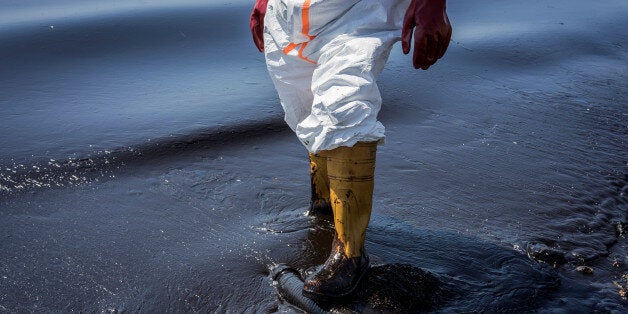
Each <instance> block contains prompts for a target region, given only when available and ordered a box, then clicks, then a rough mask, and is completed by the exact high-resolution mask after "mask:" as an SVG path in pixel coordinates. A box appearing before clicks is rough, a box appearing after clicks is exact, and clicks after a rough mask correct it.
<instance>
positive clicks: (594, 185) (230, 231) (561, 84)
mask: <svg viewBox="0 0 628 314" xmlns="http://www.w3.org/2000/svg"><path fill="white" fill-rule="evenodd" d="M81 3H83V4H81V5H78V2H74V1H64V2H61V3H58V2H50V3H47V4H46V5H42V4H41V2H38V3H37V4H36V3H35V2H33V1H30V2H15V1H3V2H0V7H1V8H2V10H0V12H2V13H0V17H2V18H0V21H3V22H0V116H2V117H4V118H3V119H2V123H1V124H0V131H1V132H0V147H2V150H1V152H0V216H1V217H2V218H1V219H0V237H1V238H2V241H0V251H1V252H3V253H2V254H0V282H2V285H0V311H10V312H13V311H25V310H27V311H33V310H43V311H70V310H76V311H111V310H130V311H138V310H139V311H154V310H160V311H193V310H196V311H207V310H209V311H220V312H221V311H228V310H232V311H243V310H249V311H288V312H290V311H294V308H291V307H290V306H289V305H287V304H285V303H283V302H282V301H281V300H280V299H279V298H278V297H277V294H276V291H275V289H274V288H273V286H272V285H271V282H270V279H269V278H268V268H269V267H270V266H272V265H274V264H276V263H288V264H290V265H293V266H295V267H298V268H299V269H301V270H304V271H305V270H308V269H311V267H313V266H315V265H317V264H319V263H321V262H322V261H323V260H324V259H325V258H326V255H327V252H328V250H329V245H330V239H331V233H332V229H331V226H330V224H329V221H328V220H327V219H325V218H324V217H318V218H317V217H309V216H307V215H305V210H306V207H307V202H308V195H309V186H308V184H309V178H308V176H307V168H308V165H307V159H306V158H307V157H306V152H305V151H304V149H303V148H302V147H301V146H300V144H299V143H298V141H296V139H295V138H294V135H292V134H291V133H290V132H289V130H287V128H286V127H285V126H284V124H283V122H282V116H281V110H280V108H279V106H278V104H277V98H276V95H275V92H274V90H273V89H272V84H271V82H270V80H269V78H268V76H267V74H266V73H265V68H264V64H263V58H262V56H261V55H260V54H258V53H257V52H256V50H255V49H254V47H253V45H252V43H250V39H249V36H250V35H249V31H248V28H247V27H248V26H247V23H246V19H247V14H248V11H249V8H248V6H249V5H250V4H249V3H248V2H246V1H237V2H235V1H234V2H233V3H228V1H224V2H221V3H217V2H213V4H211V5H208V4H202V3H201V2H192V1H190V2H186V3H184V4H181V3H180V2H177V3H176V4H175V3H174V2H169V1H150V2H148V3H147V2H141V3H140V2H133V1H131V2H122V1H119V2H116V1H114V2H111V4H109V5H102V4H96V3H95V2H94V4H92V5H90V4H89V2H87V4H85V3H86V2H84V1H83V2H81ZM448 5H449V13H450V17H451V20H452V24H453V26H454V37H453V39H452V43H451V46H450V49H449V51H448V54H447V56H446V57H445V58H444V59H443V60H442V61H440V62H439V63H438V64H437V65H436V66H434V67H433V68H431V69H430V70H429V71H427V72H416V71H414V70H412V69H411V68H410V66H409V65H410V64H409V60H408V59H407V58H406V57H405V56H403V55H402V54H401V53H400V51H399V50H400V49H399V47H396V48H397V49H395V50H394V51H393V53H392V55H391V59H390V61H389V63H388V65H387V68H386V70H385V71H384V73H383V74H382V77H381V79H380V87H381V90H382V94H383V97H384V103H385V104H384V108H383V110H382V113H381V119H382V121H383V123H384V125H385V126H386V128H387V144H386V145H385V146H383V147H381V148H380V150H379V152H380V153H379V154H378V161H377V182H376V188H375V200H374V201H375V203H374V208H375V210H374V216H373V219H372V221H371V225H370V229H369V233H368V235H367V238H368V239H367V249H368V250H369V251H370V253H371V254H372V256H373V259H374V260H375V261H376V262H377V263H379V264H391V263H405V264H410V265H413V266H415V267H418V268H420V269H422V270H424V271H426V272H428V273H429V274H432V275H433V276H435V277H436V278H438V279H439V280H440V282H442V283H443V286H442V287H441V288H442V289H443V291H444V292H443V296H442V300H441V301H440V302H439V303H437V304H436V305H435V307H434V308H433V309H432V310H433V311H436V312H460V311H488V312H495V311H541V312H547V311H567V312H573V311H615V312H622V311H625V307H626V304H627V301H626V300H625V298H622V296H621V293H625V291H626V286H627V285H628V266H627V265H628V264H627V263H628V251H627V242H626V239H625V230H626V229H625V228H626V224H627V221H628V217H627V209H628V206H627V197H626V193H628V187H626V181H628V172H627V171H626V167H627V166H628V160H627V159H626V152H627V151H628V150H627V148H628V145H627V144H626V139H627V133H628V118H627V113H626V110H627V108H628V106H627V103H626V101H625V99H626V96H628V95H627V94H628V88H627V86H626V83H625V82H626V81H627V79H628V77H627V76H628V75H627V74H626V73H628V62H627V61H628V50H627V49H626V47H627V45H628V40H627V39H628V38H627V36H626V34H625V29H626V27H627V26H628V25H627V24H628V22H626V21H628V19H626V18H627V15H628V10H627V9H628V5H626V4H625V3H624V2H622V1H606V2H604V3H601V4H599V3H597V4H595V6H593V5H591V4H588V3H587V2H585V1H559V0H556V1H533V2H532V3H530V2H526V3H525V4H523V3H518V2H515V1H489V0H485V1H481V2H477V1H476V2H474V3H473V4H471V3H467V2H465V1H450V2H449V4H448ZM59 7H62V8H63V9H62V10H61V9H55V8H59ZM11 10H13V11H11ZM9 12H13V13H14V14H11V13H9ZM15 12H18V13H19V14H18V13H15ZM9 16H10V17H11V18H9ZM51 26H52V27H51ZM217 43H220V44H217ZM580 266H586V267H590V268H578V267H580ZM577 269H578V270H577ZM588 269H591V270H592V271H593V273H592V274H588V273H587V270H588ZM622 276H623V277H622ZM622 291H623V292H622Z"/></svg>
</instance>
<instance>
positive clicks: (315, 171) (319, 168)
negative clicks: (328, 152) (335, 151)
mask: <svg viewBox="0 0 628 314" xmlns="http://www.w3.org/2000/svg"><path fill="white" fill-rule="evenodd" d="M323 154H324V153H318V154H312V153H310V182H311V185H310V186H311V188H312V199H311V201H310V210H309V213H310V214H314V215H316V214H325V215H331V214H332V210H331V203H330V201H329V178H328V177H327V158H326V157H325V156H324V155H323Z"/></svg>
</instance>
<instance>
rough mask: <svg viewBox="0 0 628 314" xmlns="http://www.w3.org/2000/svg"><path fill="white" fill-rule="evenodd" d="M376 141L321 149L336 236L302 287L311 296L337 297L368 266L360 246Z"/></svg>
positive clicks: (355, 282)
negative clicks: (320, 262)
mask: <svg viewBox="0 0 628 314" xmlns="http://www.w3.org/2000/svg"><path fill="white" fill-rule="evenodd" d="M376 150H377V143H376V142H369V143H365V142H359V143H357V144H356V145H354V146H353V147H339V148H336V149H333V150H330V151H328V152H326V153H325V155H326V156H327V172H328V175H329V188H330V198H331V206H332V209H333V212H334V227H335V229H336V236H335V237H334V242H333V244H332V251H331V254H330V255H329V257H328V258H327V261H326V262H325V264H324V265H323V267H322V268H321V270H319V271H318V272H317V273H316V274H314V275H313V276H312V277H311V278H309V279H308V280H307V281H306V282H305V284H304V287H303V294H304V295H305V296H307V297H309V298H313V299H325V298H339V297H344V296H347V295H348V294H350V293H352V292H353V291H354V290H355V287H356V286H357V285H358V283H359V282H360V280H361V279H362V277H364V275H365V274H366V272H367V271H368V268H369V258H368V255H367V254H366V252H365V250H364V241H365V235H366V228H367V227H368V223H369V220H370V217H371V208H372V204H373V202H372V198H373V186H374V181H373V175H374V172H375V154H376Z"/></svg>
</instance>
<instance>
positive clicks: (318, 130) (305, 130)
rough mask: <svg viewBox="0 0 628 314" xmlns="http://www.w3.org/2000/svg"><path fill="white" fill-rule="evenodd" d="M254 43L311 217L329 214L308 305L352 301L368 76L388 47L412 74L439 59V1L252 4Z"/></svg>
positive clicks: (372, 122)
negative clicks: (297, 157)
mask: <svg viewBox="0 0 628 314" xmlns="http://www.w3.org/2000/svg"><path fill="white" fill-rule="evenodd" d="M250 27H251V32H252V35H253V41H254V43H255V45H256V46H257V48H258V49H259V50H260V51H261V52H264V54H265V58H266V65H267V68H268V72H269V73H270V76H271V78H272V80H273V83H274V85H275V87H276V89H277V92H278V94H279V98H280V101H281V105H282V107H283V109H284V112H285V121H286V122H287V124H288V126H289V127H290V128H291V129H292V130H293V131H294V132H295V133H296V135H297V137H298V139H299V140H300V141H301V143H303V145H304V146H305V147H306V148H307V150H308V151H309V157H310V166H311V167H310V176H311V182H312V199H311V204H310V211H331V212H333V216H334V228H335V231H336V232H335V236H334V240H333V243H332V250H331V254H330V255H329V258H328V259H327V260H326V261H325V263H324V264H323V266H322V267H321V268H320V270H318V271H317V272H316V273H314V274H313V275H312V276H310V278H308V279H307V280H306V281H305V283H304V287H303V295H304V296H306V297H309V298H312V299H315V300H320V299H330V298H341V297H344V296H347V295H349V294H350V293H352V292H353V291H354V290H355V288H356V286H357V285H358V283H359V282H360V280H361V279H362V278H363V277H364V275H365V274H366V273H367V271H368V269H369V266H370V263H369V258H368V254H366V252H365V250H364V241H365V234H366V229H367V226H368V223H369V220H370V216H371V207H372V196H373V186H374V180H373V179H374V170H375V155H376V150H377V145H378V144H381V143H383V141H384V126H383V125H382V124H381V123H380V122H379V121H378V120H377V114H378V112H379V110H380V107H381V102H382V100H381V96H380V93H379V90H378V87H377V84H376V77H377V76H378V75H379V74H380V73H381V71H382V70H383V68H384V65H385V63H386V61H387V59H388V55H389V53H390V51H391V49H392V46H393V44H394V43H395V42H397V41H399V40H401V41H402V49H403V53H404V54H408V53H409V52H410V50H411V41H412V38H413V37H414V51H413V54H412V63H413V65H414V68H416V69H423V70H427V69H428V68H429V67H430V66H431V65H433V64H434V63H435V62H436V60H438V59H439V58H441V57H442V56H443V55H444V54H445V51H446V50H447V47H448V45H449V41H450V38H451V33H452V28H451V25H450V23H449V18H448V16H447V12H446V0H257V1H256V3H255V5H254V8H253V11H252V13H251V19H250Z"/></svg>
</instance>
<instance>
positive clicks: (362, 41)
mask: <svg viewBox="0 0 628 314" xmlns="http://www.w3.org/2000/svg"><path fill="white" fill-rule="evenodd" d="M408 4H409V0H359V1H358V0H304V1H302V0H269V2H268V11H267V13H266V16H265V20H264V23H265V24H264V25H265V34H264V45H265V47H266V48H265V55H266V64H267V67H268V71H269V73H270V75H271V77H272V79H273V82H274V83H275V87H276V88H277V91H278V93H279V97H280V99H281V104H282V106H283V108H284V110H285V113H286V122H287V123H288V125H289V126H290V128H292V130H294V131H295V133H296V135H297V137H298V138H299V140H300V141H301V143H302V144H303V145H304V146H305V147H306V148H307V149H308V151H309V152H311V153H318V152H319V151H323V150H331V149H334V148H337V147H341V146H347V147H351V146H353V145H355V143H357V142H372V141H377V142H379V143H382V142H383V140H384V126H383V125H382V124H381V123H380V122H379V121H378V120H377V114H378V112H379V110H380V106H381V96H380V93H379V90H378V88H377V84H376V83H375V79H376V77H377V76H378V75H379V73H380V72H381V71H382V69H383V68H384V64H385V63H386V61H387V59H388V55H389V53H390V50H391V48H392V46H393V44H394V43H395V42H396V41H398V40H400V39H401V21H402V20H403V15H404V13H405V10H406V9H407V7H408Z"/></svg>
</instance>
